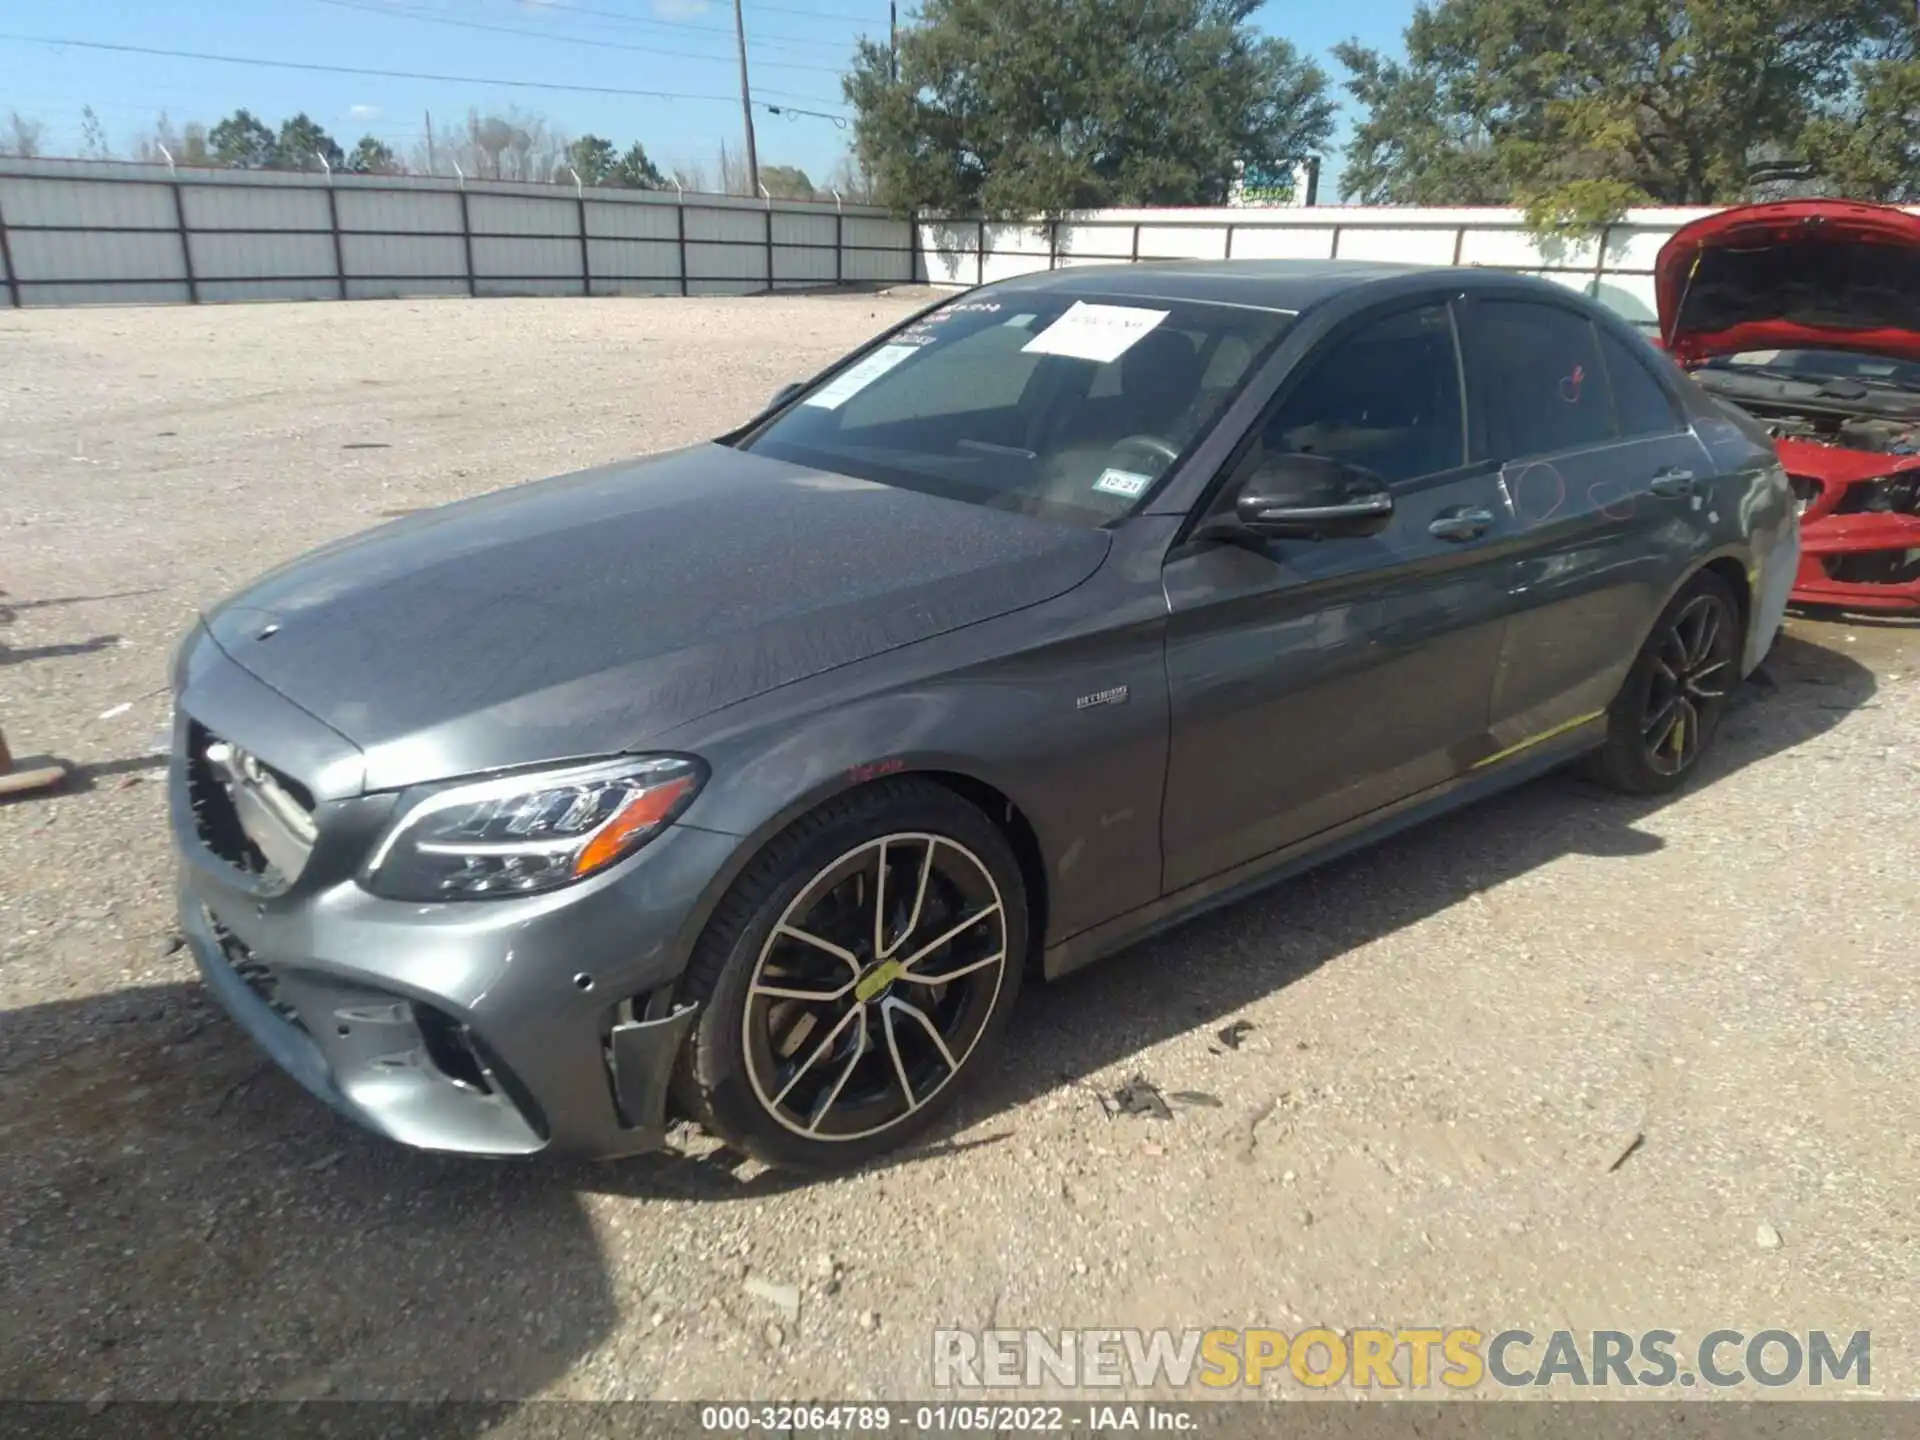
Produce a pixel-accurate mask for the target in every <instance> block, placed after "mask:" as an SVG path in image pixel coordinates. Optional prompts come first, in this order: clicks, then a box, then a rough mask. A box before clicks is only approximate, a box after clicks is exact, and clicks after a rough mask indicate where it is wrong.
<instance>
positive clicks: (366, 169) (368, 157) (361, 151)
mask: <svg viewBox="0 0 1920 1440" xmlns="http://www.w3.org/2000/svg"><path fill="white" fill-rule="evenodd" d="M347 169H348V170H349V171H350V172H351V173H352V174H355V175H398V174H400V173H401V169H400V162H399V161H398V160H397V159H395V158H394V154H393V149H392V147H391V146H388V145H386V144H384V143H382V142H381V141H379V140H377V139H375V138H374V137H373V136H371V135H362V136H361V137H360V143H359V144H358V145H355V146H354V147H353V150H352V151H351V152H350V153H349V154H348V156H347Z"/></svg>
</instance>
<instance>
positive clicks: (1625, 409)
mask: <svg viewBox="0 0 1920 1440" xmlns="http://www.w3.org/2000/svg"><path fill="white" fill-rule="evenodd" d="M1642 348H1647V347H1645V345H1644V343H1643V345H1642ZM1600 353H1601V354H1602V355H1604V356H1606V360H1607V378H1608V379H1609V380H1611V381H1612V382H1613V410H1614V414H1615V416H1616V417H1617V418H1618V419H1619V421H1620V433H1621V434H1623V435H1671V434H1673V432H1674V431H1676V430H1678V429H1679V428H1680V419H1679V417H1678V416H1677V415H1675V414H1674V410H1673V401H1672V399H1671V398H1669V397H1668V395H1667V392H1666V389H1665V387H1663V386H1662V385H1661V384H1660V382H1659V381H1658V380H1656V379H1654V378H1653V372H1652V371H1651V370H1649V369H1648V368H1647V364H1648V360H1649V359H1651V358H1652V357H1651V355H1649V356H1648V357H1647V358H1642V357H1641V356H1639V355H1636V354H1634V353H1633V350H1632V348H1631V347H1629V346H1628V344H1627V343H1626V342H1625V341H1623V340H1622V339H1620V337H1619V336H1617V335H1614V334H1612V333H1610V332H1608V331H1606V330H1602V331H1600Z"/></svg>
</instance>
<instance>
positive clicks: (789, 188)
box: [760, 165, 813, 200]
mask: <svg viewBox="0 0 1920 1440" xmlns="http://www.w3.org/2000/svg"><path fill="white" fill-rule="evenodd" d="M760 183H761V184H762V185H764V186H766V187H767V194H769V195H771V196H772V197H773V198H774V199H776V200H811V199H812V198H813V181H811V180H809V179H808V178H807V172H806V171H804V170H802V169H801V168H800V167H799V166H797V165H762V166H761V167H760Z"/></svg>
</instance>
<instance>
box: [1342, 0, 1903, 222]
mask: <svg viewBox="0 0 1920 1440" xmlns="http://www.w3.org/2000/svg"><path fill="white" fill-rule="evenodd" d="M1912 24H1913V15H1912V5H1911V0H1434V3H1431V4H1423V5H1421V6H1420V7H1419V8H1418V9H1417V10H1416V11H1415V12H1414V17H1413V21H1412V23H1411V24H1410V25H1409V26H1408V27H1407V31H1406V48H1407V59H1406V62H1405V63H1404V64H1401V63H1396V62H1392V61H1389V60H1385V59H1383V58H1382V57H1381V56H1380V54H1379V53H1378V52H1377V51H1373V50H1369V49H1366V48H1364V47H1362V46H1360V45H1358V44H1353V43H1349V44H1347V45H1343V46H1341V47H1339V48H1338V50H1337V52H1336V53H1337V54H1338V56H1339V59H1340V61H1341V63H1342V64H1343V65H1344V66H1345V67H1346V68H1347V70H1348V72H1349V79H1348V81H1347V88H1348V90H1349V91H1350V92H1351V93H1352V94H1353V96H1354V98H1355V99H1357V100H1358V101H1359V102H1360V103H1361V105H1362V106H1364V107H1365V109H1366V115H1365V117H1364V118H1363V119H1362V120H1361V121H1360V123H1359V124H1358V125H1357V126H1356V127H1355V129H1354V134H1353V139H1352V142H1351V143H1350V145H1349V147H1348V152H1347V166H1346V171H1345V174H1344V176H1343V178H1342V181H1341V187H1340V189H1341V195H1342V197H1343V198H1347V199H1360V200H1365V201H1368V202H1371V203H1377V204H1433V203H1452V204H1463V203H1464V204H1473V203H1487V202H1507V203H1516V204H1520V205H1523V206H1525V207H1526V208H1527V210H1528V213H1529V218H1530V219H1531V221H1532V222H1533V223H1534V224H1535V225H1536V226H1538V227H1543V228H1549V229H1551V228H1583V227H1585V226H1588V225H1592V224H1596V223H1600V222H1602V221H1605V220H1609V219H1612V218H1615V217H1617V216H1618V215H1619V213H1620V212H1621V211H1622V210H1623V209H1625V208H1626V207H1627V206H1629V205H1635V204H1649V203H1653V204H1668V205H1714V204H1722V203H1726V202H1730V201H1738V200H1743V199H1745V198H1746V197H1747V194H1748V191H1749V176H1750V172H1751V170H1752V167H1753V165H1754V164H1755V162H1756V161H1758V160H1760V159H1761V158H1763V157H1766V156H1772V155H1778V154H1781V153H1795V152H1799V151H1800V150H1802V149H1803V148H1804V147H1805V143H1806V141H1807V140H1808V139H1809V137H1811V136H1813V135H1815V134H1821V133H1825V134H1828V135H1829V136H1830V137H1831V130H1832V127H1833V126H1834V125H1836V124H1839V123H1842V122H1843V121H1845V120H1848V119H1852V120H1857V119H1858V118H1859V115H1858V112H1859V107H1860V105H1861V103H1863V97H1864V88H1863V87H1864V86H1865V83H1866V82H1865V78H1864V77H1863V75H1862V73H1861V67H1862V66H1863V65H1865V64H1868V63H1869V62H1870V61H1871V60H1872V59H1873V58H1874V57H1876V56H1881V55H1884V54H1885V53H1886V50H1887V47H1888V46H1889V45H1895V44H1898V43H1899V40H1900V37H1901V36H1902V35H1903V34H1908V33H1910V28H1911V26H1912ZM1823 124H1824V126H1825V127H1826V128H1825V129H1824V130H1823V129H1822V125H1823ZM1835 148H1836V149H1839V148H1844V147H1838V146H1836V147H1835Z"/></svg>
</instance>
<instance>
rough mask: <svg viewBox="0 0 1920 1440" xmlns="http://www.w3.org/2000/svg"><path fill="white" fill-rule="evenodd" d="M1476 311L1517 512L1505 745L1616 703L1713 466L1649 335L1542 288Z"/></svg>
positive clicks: (1489, 401)
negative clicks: (1622, 330)
mask: <svg viewBox="0 0 1920 1440" xmlns="http://www.w3.org/2000/svg"><path fill="white" fill-rule="evenodd" d="M1466 315H1467V323H1466V327H1465V330H1466V336H1467V341H1468V353H1469V363H1470V366H1471V369H1472V373H1473V375H1474V377H1475V381H1476V384H1477V387H1478V391H1479V393H1480V395H1481V396H1482V397H1484V401H1485V408H1486V414H1487V434H1488V444H1489V453H1490V454H1491V456H1492V457H1493V459H1494V460H1495V461H1496V462H1497V463H1498V465H1499V467H1500V481H1501V484H1502V486H1503V488H1504V490H1505V495H1506V499H1507V501H1508V503H1509V504H1510V505H1511V507H1512V513H1513V518H1514V536H1513V551H1512V553H1513V555H1514V559H1513V562H1512V565H1511V568H1510V572H1509V576H1508V584H1509V586H1510V588H1511V591H1512V598H1511V605H1512V610H1511V618H1510V619H1509V622H1508V625H1507V632H1506V640H1505V643H1504V645H1503V647H1502V652H1501V656H1500V664H1499V670H1498V674H1497V676H1496V678H1495V682H1494V690H1493V729H1494V737H1495V740H1496V742H1497V744H1496V753H1499V752H1501V751H1505V750H1507V749H1509V748H1511V747H1515V746H1520V745H1524V744H1528V743H1531V742H1534V741H1537V740H1540V739H1544V738H1547V737H1548V736H1550V735H1552V734H1553V733H1555V732H1557V731H1559V730H1562V729H1567V728H1571V727H1572V726H1574V725H1577V724H1580V723H1582V722H1584V721H1586V720H1588V719H1592V718H1594V717H1595V716H1596V715H1598V714H1599V713H1600V712H1602V711H1604V710H1605V709H1606V708H1607V706H1608V705H1609V704H1610V703H1611V701H1612V699H1613V696H1614V693H1615V692H1616V691H1617V690H1618V689H1619V686H1620V683H1621V681H1622V679H1623V678H1624V676H1625V673H1626V670H1627V668H1628V666H1629V665H1630V664H1631V663H1632V660H1633V656H1634V654H1635V653H1636V652H1637V651H1638V649H1639V647H1640V644H1641V642H1642V641H1643V640H1644V638H1645V636H1646V635H1647V632H1648V630H1649V628H1650V627H1651V625H1652V624H1653V621H1654V619H1655V618H1656V617H1657V615H1658V613H1659V609H1660V607H1661V605H1662V604H1663V603H1664V601H1665V597H1666V596H1667V594H1668V593H1669V592H1670V591H1671V589H1672V587H1673V585H1674V584H1675V583H1677V582H1678V580H1679V579H1680V577H1681V576H1682V575H1683V574H1684V573H1685V570H1686V567H1687V565H1688V563H1689V560H1690V556H1691V554H1692V550H1693V537H1694V536H1695V535H1697V534H1699V533H1700V531H1701V528H1702V527H1701V526H1700V525H1699V524H1698V523H1697V522H1695V521H1694V520H1693V518H1692V515H1693V512H1694V511H1695V510H1697V509H1698V508H1699V506H1700V503H1701V497H1702V496H1703V495H1704V494H1705V493H1706V492H1707V490H1708V487H1709V472H1710V471H1711V469H1712V465H1711V463H1710V460H1709V457H1708V455H1707V453H1706V451H1705V450H1704V449H1703V448H1702V447H1701V445H1700V443H1699V441H1698V440H1696V439H1695V438H1694V436H1693V433H1692V431H1691V430H1690V429H1688V428H1687V426H1686V423H1685V418H1684V414H1683V412H1682V410H1681V408H1680V406H1679V403H1678V399H1677V397H1676V396H1675V395H1674V394H1673V392H1672V389H1671V387H1670V386H1669V385H1668V384H1667V383H1666V382H1665V381H1664V380H1663V379H1662V378H1661V377H1660V375H1659V374H1658V371H1657V368H1656V365H1655V363H1654V362H1655V360H1656V358H1657V357H1655V356H1654V354H1653V352H1652V350H1651V348H1650V347H1648V346H1647V344H1646V342H1645V341H1643V340H1640V339H1639V338H1638V337H1633V338H1631V339H1629V338H1628V337H1625V336H1622V335H1621V334H1619V333H1617V332H1616V331H1615V329H1614V328H1613V327H1612V326H1611V325H1608V324H1602V323H1596V321H1595V320H1594V319H1593V318H1592V317H1591V316H1590V315H1588V314H1587V313H1586V312H1585V311H1584V310H1583V309H1581V308H1580V307H1579V306H1577V305H1575V304H1564V305H1563V304H1559V303H1556V302H1555V301H1554V299H1553V298H1552V297H1547V296H1537V295H1534V294H1526V295H1512V296H1506V295H1499V294H1494V295H1479V296H1476V297H1475V298H1474V299H1473V301H1472V302H1471V303H1470V304H1469V305H1468V306H1467V307H1466Z"/></svg>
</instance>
